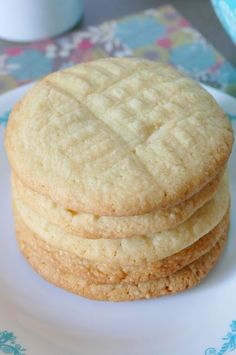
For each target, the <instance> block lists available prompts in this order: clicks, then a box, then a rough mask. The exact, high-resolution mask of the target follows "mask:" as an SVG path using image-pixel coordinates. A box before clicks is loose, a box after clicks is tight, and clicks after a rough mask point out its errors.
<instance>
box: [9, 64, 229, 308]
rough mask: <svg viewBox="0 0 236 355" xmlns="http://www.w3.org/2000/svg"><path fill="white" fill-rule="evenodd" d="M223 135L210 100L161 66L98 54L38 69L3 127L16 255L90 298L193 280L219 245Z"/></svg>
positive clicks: (170, 287) (157, 291)
mask: <svg viewBox="0 0 236 355" xmlns="http://www.w3.org/2000/svg"><path fill="white" fill-rule="evenodd" d="M232 142H233V136H232V130H231V126H230V123H229V122H228V119H227V117H226V116H225V114H224V113H223V111H222V110H221V109H220V107H219V106H218V105H217V104H216V102H215V101H214V99H213V98H212V97H211V96H210V95H209V94H208V93H207V92H206V91H205V90H204V89H202V88H201V87H200V86H199V85H198V84H197V83H196V82H194V81H193V80H192V79H190V78H187V77H185V76H184V75H183V74H182V73H180V72H179V71H177V70H176V69H174V68H172V67H170V66H167V65H164V64H158V63H154V62H150V61H147V60H136V59H114V58H113V59H112V58H107V59H101V60H98V61H94V62H90V63H84V64H81V65H78V66H75V67H72V68H69V69H66V70H63V71H60V72H57V73H53V74H51V75H49V76H47V77H46V78H44V79H43V80H41V81H40V82H38V83H37V84H36V85H35V86H34V87H33V89H31V90H30V91H29V92H28V93H27V95H26V96H25V97H24V98H23V99H22V100H21V101H20V102H18V103H17V105H16V106H15V108H14V110H13V112H12V114H11V117H10V121H9V123H8V126H7V131H6V148H7V152H8V156H9V160H10V164H11V167H12V170H13V174H12V188H13V206H14V214H15V223H16V234H17V239H18V243H19V246H20V249H21V251H22V253H23V255H24V256H25V257H26V259H27V260H28V262H29V263H30V264H31V265H32V266H33V268H34V269H35V270H36V271H37V272H38V273H40V274H41V275H42V276H43V277H44V278H45V279H47V280H48V281H50V282H51V283H53V284H55V285H57V286H59V287H63V288H65V289H66V290H69V291H71V292H74V293H76V294H79V295H82V296H85V297H89V298H93V299H99V300H112V301H124V300H134V299H140V298H150V297H158V296H161V295H166V294H171V293H175V292H178V291H182V290H185V289H187V288H190V287H192V286H195V285H196V284H198V283H199V282H200V281H201V280H202V279H203V278H204V277H205V276H206V275H207V273H208V272H209V271H210V270H211V268H212V267H213V266H214V265H215V263H216V262H217V260H218V259H219V257H220V254H221V252H222V250H223V248H224V245H225V242H226V238H227V231H228V226H229V190H228V183H227V176H226V172H225V168H226V164H227V161H228V158H229V155H230V151H231V147H232Z"/></svg>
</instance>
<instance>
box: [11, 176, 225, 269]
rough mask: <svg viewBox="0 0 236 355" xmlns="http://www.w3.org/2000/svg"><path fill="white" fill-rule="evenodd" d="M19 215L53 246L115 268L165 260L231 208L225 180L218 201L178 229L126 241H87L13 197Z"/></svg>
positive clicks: (190, 242) (207, 204)
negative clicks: (112, 265)
mask: <svg viewBox="0 0 236 355" xmlns="http://www.w3.org/2000/svg"><path fill="white" fill-rule="evenodd" d="M13 199H14V204H15V207H16V211H17V213H18V214H19V215H20V217H21V219H22V220H23V222H24V223H25V224H26V225H27V227H28V228H29V229H30V230H32V231H33V232H34V233H36V234H37V235H38V236H39V237H40V238H42V239H43V240H44V241H45V242H47V243H48V244H50V245H51V246H52V247H55V248H58V249H60V250H63V251H67V252H73V253H74V254H76V255H77V256H79V257H80V258H83V259H87V260H90V261H92V262H95V263H96V262H97V263H113V264H114V265H116V264H117V265H139V264H140V263H143V262H144V263H146V262H149V261H150V260H153V259H155V260H161V259H164V258H166V257H168V256H170V255H173V254H175V253H177V252H179V251H180V250H182V249H185V248H187V247H188V246H189V245H191V244H193V243H194V242H196V241H197V240H198V239H200V238H201V237H202V236H204V235H205V234H207V233H208V232H209V231H211V230H212V229H213V228H214V227H215V226H216V225H217V224H218V223H219V222H220V221H221V220H222V218H223V216H224V215H225V213H226V211H227V209H228V205H229V192H228V184H227V181H225V179H223V181H222V184H221V185H220V187H219V189H218V190H217V192H216V194H215V195H214V198H213V199H212V200H211V201H209V202H207V203H206V204H205V205H204V206H203V207H201V208H200V209H199V210H197V211H196V212H195V213H194V214H193V215H192V216H191V217H190V218H189V219H188V220H186V221H185V222H184V223H182V224H180V225H179V226H178V227H176V228H174V229H171V230H168V231H164V232H160V233H156V234H155V235H153V236H137V237H132V238H123V239H103V238H100V239H86V238H81V237H79V236H75V235H72V234H69V233H66V232H64V231H62V230H61V229H60V228H58V227H57V226H56V225H53V224H51V223H49V222H47V220H46V219H45V218H43V217H41V216H39V215H38V214H37V213H35V212H34V211H33V210H32V209H31V208H29V207H28V206H27V205H26V204H25V203H24V202H23V201H22V200H20V199H19V198H18V199H17V198H16V196H13Z"/></svg>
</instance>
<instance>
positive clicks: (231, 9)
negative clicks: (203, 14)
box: [211, 0, 236, 44]
mask: <svg viewBox="0 0 236 355" xmlns="http://www.w3.org/2000/svg"><path fill="white" fill-rule="evenodd" d="M211 2H212V5H213V7H214V9H215V12H216V14H217V16H218V18H219V20H220V21H221V23H222V25H223V26H224V28H225V30H226V31H227V32H228V34H229V35H230V37H231V38H232V40H233V42H234V44H236V0H211Z"/></svg>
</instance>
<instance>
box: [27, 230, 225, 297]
mask: <svg viewBox="0 0 236 355" xmlns="http://www.w3.org/2000/svg"><path fill="white" fill-rule="evenodd" d="M226 239H227V232H225V234H224V235H223V236H222V237H221V238H220V239H219V241H218V242H217V243H216V244H215V246H214V247H213V248H212V249H211V250H210V251H209V252H208V253H206V254H204V255H203V256H201V257H200V258H199V259H197V260H195V261H194V262H193V263H191V264H189V265H187V266H185V267H184V268H183V269H181V270H179V271H177V272H176V273H174V274H172V275H170V276H167V277H163V278H160V279H158V280H153V281H146V282H139V283H130V284H120V283H118V284H109V285H96V284H89V283H87V282H86V281H84V280H82V279H81V278H79V277H78V276H77V275H74V274H73V273H72V272H71V271H69V270H64V271H62V270H61V269H60V268H59V267H58V265H57V263H56V262H55V260H54V259H52V258H51V255H50V254H49V253H48V252H47V251H46V250H44V249H40V250H37V249H36V250H35V249H32V248H31V247H30V246H29V245H28V244H25V247H24V248H22V253H23V254H24V256H25V257H26V259H27V260H28V262H29V263H30V265H31V266H32V267H33V268H34V269H35V270H36V271H37V272H38V273H39V274H40V275H41V276H42V277H43V278H45V279H46V280H47V281H49V282H51V283H52V284H54V285H56V286H58V287H61V288H64V289H65V290H67V291H70V292H73V293H75V294H78V295H80V296H84V297H88V298H91V299H95V300H107V301H131V300H137V299H142V298H151V297H160V296H164V295H170V294H174V293H176V292H181V291H184V290H186V289H189V288H192V287H194V286H196V285H197V284H198V283H199V282H200V281H201V280H202V279H203V278H204V277H205V276H206V275H207V274H208V273H209V271H210V270H211V269H212V268H213V266H214V265H215V264H216V262H217V261H218V259H219V257H220V255H221V253H222V251H223V249H224V246H225V242H226Z"/></svg>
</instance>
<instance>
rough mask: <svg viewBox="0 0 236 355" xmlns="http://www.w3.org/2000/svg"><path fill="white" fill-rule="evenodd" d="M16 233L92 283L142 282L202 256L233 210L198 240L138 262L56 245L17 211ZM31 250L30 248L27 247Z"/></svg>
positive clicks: (65, 269) (224, 228)
mask: <svg viewBox="0 0 236 355" xmlns="http://www.w3.org/2000/svg"><path fill="white" fill-rule="evenodd" d="M15 221H16V235H17V240H18V243H19V246H20V249H21V250H22V251H23V253H24V249H26V250H28V249H32V250H33V251H34V252H37V253H38V256H39V257H40V256H41V257H42V259H43V256H44V253H45V252H46V253H47V254H48V256H49V257H50V259H51V260H53V262H54V263H55V264H56V265H57V268H58V269H60V270H61V271H62V272H71V273H72V274H74V275H76V276H77V277H78V278H81V279H83V280H85V281H86V282H87V283H90V284H91V283H92V284H111V283H112V284H114V283H139V282H144V281H149V280H155V279H158V278H161V277H167V276H170V275H171V274H173V273H175V272H176V271H178V270H180V269H182V268H183V267H185V266H186V265H188V264H190V263H192V262H193V261H195V260H196V259H198V258H200V257H201V256H202V255H203V254H205V253H207V252H209V251H210V249H211V248H212V247H213V246H214V245H215V244H216V243H217V241H218V240H219V239H220V237H222V236H223V235H224V234H225V232H226V231H227V230H228V225H229V210H228V211H227V213H226V215H225V216H224V217H223V219H222V221H221V222H220V223H219V224H218V225H217V226H216V227H215V228H213V229H212V230H211V231H210V232H209V233H207V234H206V235H205V236H203V237H202V238H200V239H199V240H198V241H196V242H195V243H194V244H192V245H190V246H189V247H187V248H185V249H183V250H181V251H180V252H178V253H176V254H174V255H171V256H169V257H167V258H165V259H162V260H155V259H154V260H152V261H150V262H149V263H142V264H140V265H137V266H126V265H118V266H117V265H115V266H114V265H113V264H112V263H110V264H107V263H106V264H99V263H94V262H91V261H89V260H85V259H82V258H80V257H78V256H77V255H75V254H74V253H73V252H66V251H63V250H60V249H58V248H55V247H53V246H51V245H50V244H48V243H47V242H45V241H43V240H42V238H40V237H39V236H37V235H36V234H35V233H33V232H32V231H31V230H30V229H29V228H28V227H27V226H26V225H25V223H24V222H23V221H22V220H21V218H20V217H19V215H18V214H17V213H16V216H15ZM26 253H27V251H26Z"/></svg>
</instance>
